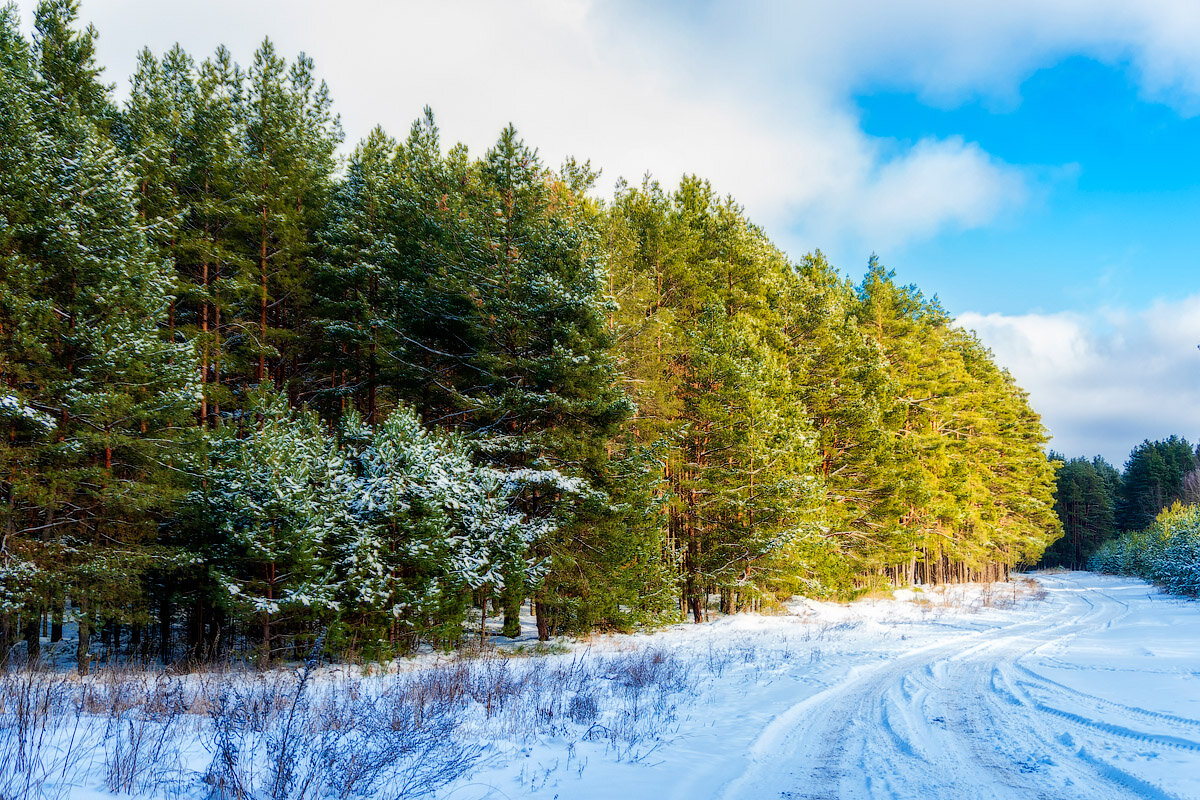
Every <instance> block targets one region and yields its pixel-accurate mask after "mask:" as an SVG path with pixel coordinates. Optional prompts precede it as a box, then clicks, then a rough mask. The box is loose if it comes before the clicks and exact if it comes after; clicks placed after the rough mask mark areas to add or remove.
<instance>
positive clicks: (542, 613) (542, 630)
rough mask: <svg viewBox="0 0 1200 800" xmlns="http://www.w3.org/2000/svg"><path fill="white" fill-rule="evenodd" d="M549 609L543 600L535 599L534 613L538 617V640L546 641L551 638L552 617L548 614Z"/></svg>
mask: <svg viewBox="0 0 1200 800" xmlns="http://www.w3.org/2000/svg"><path fill="white" fill-rule="evenodd" d="M547 611H548V609H547V608H546V604H545V603H543V602H542V601H541V600H535V601H534V603H533V615H534V617H535V618H536V619H537V632H538V641H539V642H546V641H549V640H550V619H549V615H548V614H547Z"/></svg>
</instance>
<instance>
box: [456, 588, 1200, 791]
mask: <svg viewBox="0 0 1200 800" xmlns="http://www.w3.org/2000/svg"><path fill="white" fill-rule="evenodd" d="M1033 580H1034V581H1036V583H1031V582H1027V583H1026V584H1025V585H1024V586H1023V587H1022V588H1021V589H1020V590H1018V591H1017V592H1015V593H1014V587H1013V586H1011V585H1010V586H997V587H991V588H988V587H979V586H970V587H952V588H950V589H948V590H942V591H938V590H933V589H929V588H928V587H925V588H924V590H911V589H905V590H899V591H896V592H894V593H893V596H892V597H890V598H883V599H874V600H866V601H860V602H857V603H854V604H850V605H839V604H834V603H819V602H814V601H808V600H802V601H796V602H794V603H792V604H790V606H789V608H788V611H789V613H788V614H787V615H784V616H776V617H770V616H757V615H743V616H737V617H731V618H726V619H721V620H718V621H717V622H715V623H711V624H709V625H702V626H678V627H675V628H672V629H670V630H667V631H664V632H661V633H658V634H654V635H651V636H632V637H612V638H609V639H605V640H602V641H597V642H593V643H592V644H591V645H590V646H591V648H593V649H597V648H612V647H628V646H647V645H650V644H651V643H652V644H653V645H655V646H667V647H670V648H671V649H672V650H674V651H675V652H678V653H681V654H684V655H685V657H686V658H688V659H689V660H691V661H692V662H694V663H696V664H698V665H699V667H700V672H702V673H703V672H707V673H708V674H707V675H706V676H704V678H703V679H702V681H701V686H700V688H699V691H698V693H697V696H696V697H695V698H694V699H692V700H690V701H689V702H688V711H687V714H686V716H685V717H684V718H683V719H681V721H680V723H679V725H678V727H677V729H676V730H675V731H674V732H673V734H671V735H669V736H667V737H666V738H665V740H664V741H663V742H662V745H661V746H660V747H659V748H657V749H656V750H655V751H654V752H653V753H652V754H650V756H649V757H647V758H645V759H642V760H640V761H636V762H632V763H631V762H622V763H616V762H614V761H613V760H612V759H608V760H605V759H604V758H603V757H602V756H601V755H597V754H594V753H593V754H590V755H586V756H584V757H586V758H587V759H588V761H587V767H586V768H585V769H583V770H582V771H581V772H578V773H577V772H576V771H574V770H571V769H567V768H566V767H565V766H564V765H565V764H566V763H567V762H568V759H567V757H566V754H565V753H564V752H563V748H562V747H561V745H560V744H559V743H555V742H544V743H541V744H540V745H538V746H535V747H531V748H528V749H527V750H526V751H525V752H523V753H520V754H519V755H517V756H515V757H512V758H509V759H508V760H501V761H499V762H497V763H494V764H493V765H492V766H491V767H490V768H488V769H485V770H481V771H478V772H476V773H474V774H472V775H471V776H469V777H467V778H464V779H463V780H462V781H460V783H459V784H458V785H456V786H453V787H450V788H449V789H447V790H445V791H443V792H442V793H441V794H439V797H444V798H455V800H468V798H469V799H470V800H484V798H489V799H490V798H506V797H527V798H533V799H540V798H545V800H551V798H574V799H575V800H591V798H596V799H597V800H599V798H614V797H620V798H654V800H675V799H676V798H678V800H685V798H686V800H697V799H698V798H712V800H740V799H742V798H745V799H746V800H767V798H789V799H790V800H799V799H800V798H844V799H845V800H850V799H851V798H880V799H881V800H883V799H887V800H900V799H901V798H914V799H915V798H922V799H923V800H929V799H930V798H961V797H979V798H1014V799H1015V798H1030V797H1051V798H1065V797H1071V798H1098V799H1099V798H1106V799H1107V798H1123V797H1156V798H1181V799H1182V798H1198V797H1200V605H1198V604H1197V603H1195V602H1192V601H1187V600H1183V599H1180V598H1176V597H1171V596H1168V595H1163V594H1160V593H1158V592H1157V591H1155V590H1154V589H1153V588H1152V587H1149V586H1148V585H1147V584H1145V583H1143V582H1141V581H1136V580H1130V579H1126V578H1113V577H1110V576H1100V575H1095V574H1091V573H1058V574H1053V573H1041V574H1037V575H1035V576H1033ZM1043 595H1044V596H1043ZM714 649H715V650H716V651H717V652H720V653H723V654H724V655H722V656H721V657H722V658H724V657H726V656H729V655H732V658H731V659H730V663H729V664H728V665H727V667H726V668H725V669H724V670H723V671H721V672H720V674H716V673H715V672H714V670H711V669H708V670H706V669H705V668H704V667H705V664H706V661H710V660H711V657H712V653H713V652H714ZM578 758H580V756H578V755H577V756H576V759H578ZM531 776H540V782H537V781H533V780H531Z"/></svg>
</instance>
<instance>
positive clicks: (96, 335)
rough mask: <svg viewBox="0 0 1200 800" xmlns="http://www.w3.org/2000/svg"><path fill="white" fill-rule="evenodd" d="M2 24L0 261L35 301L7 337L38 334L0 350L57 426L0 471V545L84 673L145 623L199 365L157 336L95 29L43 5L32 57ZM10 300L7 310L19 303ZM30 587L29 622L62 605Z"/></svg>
mask: <svg viewBox="0 0 1200 800" xmlns="http://www.w3.org/2000/svg"><path fill="white" fill-rule="evenodd" d="M3 24H4V27H5V28H6V32H5V33H4V34H3V39H4V42H5V48H6V55H5V57H4V64H3V66H2V68H3V69H4V72H5V74H4V80H3V83H4V85H5V87H6V91H5V97H6V102H10V103H11V104H12V108H13V111H14V113H13V114H12V115H8V114H6V115H4V119H3V120H0V129H3V130H4V131H5V133H4V134H3V136H0V139H2V140H3V141H4V143H5V145H6V149H7V148H8V147H11V146H14V145H13V141H14V137H21V138H23V139H24V144H23V145H21V147H23V151H16V154H15V157H17V158H22V159H26V160H27V162H28V166H27V167H26V168H23V170H20V171H17V172H15V173H14V174H13V175H12V176H11V179H13V180H15V181H18V182H23V185H22V186H20V187H19V191H18V192H17V193H16V194H14V195H13V197H12V200H13V201H14V202H11V203H10V204H9V207H8V208H6V209H5V212H6V217H7V223H8V224H10V225H11V224H12V223H14V222H15V223H16V228H15V230H14V233H15V236H14V238H13V240H12V241H11V245H13V246H12V247H10V248H9V250H8V253H7V256H6V258H7V259H8V260H9V261H10V262H11V263H12V264H13V265H14V266H15V267H16V269H15V271H14V275H18V276H21V281H22V282H23V284H24V288H23V289H22V290H21V292H28V293H29V294H28V295H27V296H28V297H32V298H34V304H33V305H32V306H29V307H28V308H27V310H28V311H30V312H32V316H31V319H29V320H22V321H20V322H19V323H18V326H19V325H25V326H30V325H31V323H34V324H38V327H37V328H32V327H27V329H26V333H25V334H24V339H25V346H23V347H21V348H15V349H13V350H10V351H6V354H5V356H6V360H5V364H4V378H3V379H4V382H5V384H6V385H8V386H11V387H13V388H15V389H16V390H17V392H15V393H14V394H13V395H12V397H13V399H14V402H15V403H17V404H18V405H19V406H20V407H22V408H24V407H27V408H29V409H32V410H33V411H36V412H37V413H38V414H39V416H38V419H39V420H43V421H45V420H46V419H53V430H49V431H47V435H41V436H33V437H29V438H28V439H26V440H22V439H21V438H19V437H18V438H17V439H16V440H15V442H14V443H13V444H12V445H10V448H9V450H10V452H9V459H8V460H9V461H10V464H13V463H21V464H22V465H23V469H20V470H17V469H11V471H9V473H8V475H9V477H8V481H7V486H6V489H7V492H6V495H7V502H8V505H9V524H10V526H11V527H10V530H11V535H10V537H9V538H8V539H7V540H6V541H7V545H6V547H7V548H8V549H9V550H10V552H14V551H15V552H16V554H17V558H18V560H20V561H22V562H24V563H25V564H29V565H33V567H34V574H35V575H37V576H39V577H40V579H41V581H42V582H43V585H47V584H49V583H50V582H53V584H54V586H56V587H57V588H58V589H59V590H60V591H61V592H62V593H63V594H65V595H66V596H67V597H68V598H69V599H70V601H71V602H72V604H73V605H74V606H75V608H76V615H77V617H78V619H79V632H80V640H79V668H80V670H81V671H86V670H87V666H88V658H87V651H88V646H89V634H90V631H91V625H92V622H93V620H100V621H103V622H107V621H114V620H122V621H129V620H130V619H132V618H134V617H136V616H137V615H138V614H139V613H140V612H141V609H140V608H139V605H140V601H141V599H142V593H141V592H140V585H139V581H138V579H137V576H138V575H139V574H140V573H141V571H142V570H143V568H144V567H145V565H146V563H147V561H148V557H149V552H150V551H149V550H148V549H147V545H148V544H149V543H151V542H152V541H153V539H154V536H155V534H156V531H157V528H158V524H159V521H160V519H161V516H160V515H161V514H162V513H163V512H164V511H165V510H166V506H167V504H168V502H169V499H170V497H171V496H172V494H173V492H174V491H175V489H174V487H175V486H176V485H177V483H178V476H179V472H180V467H181V466H182V465H181V464H180V463H179V460H178V459H179V453H178V452H177V451H176V450H175V448H174V446H173V440H174V439H175V438H176V432H177V430H178V426H179V423H180V421H181V419H182V418H183V416H184V415H186V414H187V413H188V411H189V410H190V409H191V408H192V407H193V406H194V404H195V401H196V386H195V365H194V362H193V360H192V358H191V352H190V348H188V347H186V346H181V345H177V344H175V343H173V342H171V341H168V340H165V339H164V338H163V337H162V336H161V335H160V332H159V324H160V323H162V322H164V321H165V319H166V317H167V310H168V305H169V300H170V295H169V288H170V274H169V272H168V270H167V269H166V267H165V265H164V264H162V263H161V262H160V261H158V260H156V259H155V258H154V257H153V252H152V250H151V248H150V247H149V245H148V243H147V238H146V231H145V227H144V226H143V224H142V223H141V221H140V220H139V218H138V215H137V210H136V206H135V203H134V198H133V187H132V180H131V178H130V174H129V172H128V170H127V164H126V162H125V160H124V159H123V158H122V157H121V156H120V155H119V154H118V153H117V152H116V150H115V149H114V147H113V146H112V144H111V142H110V141H109V140H108V138H107V134H106V131H107V129H108V127H109V125H110V123H111V119H112V117H111V113H110V112H111V109H112V106H111V103H110V102H109V101H108V99H107V89H106V88H105V87H104V86H102V85H101V84H99V83H98V81H97V76H98V74H99V69H98V67H96V65H95V63H94V60H93V52H94V41H93V40H94V37H95V32H94V31H93V30H92V29H90V28H89V29H87V30H86V31H83V32H79V31H78V30H77V29H76V4H75V3H74V2H71V1H70V0H57V1H56V2H43V3H42V4H40V5H39V7H38V9H37V15H36V24H35V29H36V37H35V44H34V46H33V47H32V48H25V47H23V46H22V45H20V44H18V41H19V35H18V34H17V33H16V32H15V20H14V19H13V15H12V14H11V13H8V14H6V16H5V18H4V23H3ZM26 54H27V55H26ZM22 61H25V62H26V66H22V65H21V62H22ZM10 152H12V151H10ZM10 157H12V156H10ZM28 179H33V180H34V181H35V183H33V184H32V185H30V184H29V183H28V182H27V180H28ZM21 292H17V293H15V296H14V297H13V298H12V299H11V300H9V301H8V302H7V303H6V305H10V304H13V305H15V306H16V307H19V306H20V304H21V303H23V302H25V301H23V300H21ZM14 446H20V447H22V448H23V451H21V452H19V453H14V452H12V451H13V448H14ZM32 588H33V591H32V592H30V593H28V594H27V596H26V606H25V611H26V613H27V615H28V616H30V617H32V616H33V615H36V614H39V613H40V612H41V611H42V610H43V609H45V608H46V607H47V605H48V604H51V603H57V602H59V601H60V599H61V595H58V596H47V594H46V593H45V592H44V591H42V592H39V591H38V590H37V582H36V581H35V582H34V584H33V587H32Z"/></svg>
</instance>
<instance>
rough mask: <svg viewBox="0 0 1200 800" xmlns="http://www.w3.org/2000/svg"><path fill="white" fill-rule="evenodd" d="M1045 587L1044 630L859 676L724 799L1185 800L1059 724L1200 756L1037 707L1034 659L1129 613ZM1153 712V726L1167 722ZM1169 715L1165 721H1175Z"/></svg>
mask: <svg viewBox="0 0 1200 800" xmlns="http://www.w3.org/2000/svg"><path fill="white" fill-rule="evenodd" d="M1041 581H1042V582H1043V584H1044V585H1045V586H1046V587H1047V588H1048V589H1049V590H1050V593H1051V598H1050V601H1049V604H1050V606H1051V610H1050V611H1049V612H1048V613H1047V614H1046V615H1045V616H1044V617H1043V618H1042V619H1040V620H1038V621H1035V622H1019V623H1015V624H1012V625H1009V626H1005V627H1001V628H998V629H994V630H991V631H983V632H978V633H972V634H967V635H964V636H959V637H955V638H954V639H952V640H950V641H942V642H937V643H934V644H931V645H927V646H925V647H922V648H919V649H917V650H914V651H911V652H909V653H906V654H904V655H902V656H900V657H899V658H896V659H894V660H893V661H891V662H888V663H886V664H883V665H880V666H878V667H875V668H872V669H869V670H865V671H859V672H856V673H853V674H851V675H850V676H849V677H847V678H846V679H845V680H843V681H842V682H841V683H838V684H835V685H833V686H831V687H829V688H827V689H825V690H824V691H822V692H820V693H818V694H816V695H814V696H812V697H809V698H807V699H806V700H804V701H802V702H800V703H797V704H796V705H794V706H792V707H791V708H790V709H788V710H787V711H785V712H784V713H782V714H780V715H779V716H777V717H776V718H775V719H774V720H772V721H771V723H770V724H768V725H767V726H766V728H765V729H764V730H763V732H762V734H761V735H760V736H759V738H758V740H757V741H756V742H755V743H754V745H753V746H752V747H751V748H750V751H749V753H748V762H749V763H748V765H747V767H746V769H745V770H744V771H743V772H742V773H741V774H740V775H738V776H737V777H736V778H734V779H733V780H732V781H730V782H729V783H727V784H726V785H725V786H723V787H721V788H720V789H719V790H718V791H717V792H716V793H715V794H714V795H712V796H713V797H715V798H722V800H743V798H745V799H751V798H752V799H753V800H768V799H769V798H788V799H789V800H801V799H804V800H850V799H851V798H880V799H881V800H903V799H904V798H922V799H923V800H929V799H930V798H957V797H964V796H970V797H972V798H973V799H974V800H1009V798H1021V800H1025V799H1026V798H1062V797H1072V798H1078V799H1079V800H1089V799H1090V798H1095V799H1096V800H1115V799H1116V798H1124V797H1142V798H1154V799H1155V800H1166V799H1167V798H1172V797H1173V795H1171V794H1170V793H1169V792H1166V791H1165V790H1163V789H1161V788H1160V787H1157V786H1154V785H1153V784H1151V783H1149V782H1146V781H1143V780H1141V779H1139V778H1137V777H1135V776H1133V775H1131V774H1130V773H1128V772H1126V771H1125V770H1122V769H1120V768H1118V767H1116V766H1115V765H1113V764H1112V763H1110V762H1108V761H1105V760H1103V759H1101V758H1099V757H1098V756H1096V755H1094V753H1093V750H1092V749H1085V748H1084V747H1077V746H1076V745H1075V742H1074V740H1072V739H1071V738H1070V737H1069V736H1063V735H1060V732H1061V725H1057V729H1056V727H1054V726H1052V725H1051V724H1050V723H1051V719H1053V720H1054V721H1055V722H1057V720H1060V719H1061V720H1066V721H1068V722H1072V723H1075V724H1076V725H1077V726H1079V727H1082V728H1084V729H1085V732H1086V734H1087V735H1099V736H1101V737H1103V738H1105V739H1106V740H1107V741H1109V742H1111V741H1113V740H1119V741H1124V740H1128V741H1131V742H1135V743H1138V744H1148V745H1151V746H1169V747H1174V748H1178V749H1184V750H1189V751H1190V750H1193V749H1194V748H1195V747H1200V744H1198V743H1196V742H1192V741H1191V740H1188V739H1185V738H1183V737H1177V736H1170V735H1164V734H1155V733H1141V732H1138V731H1135V730H1133V729H1132V728H1126V727H1124V726H1121V725H1116V724H1111V723H1104V722H1101V721H1099V720H1091V719H1089V718H1087V717H1084V716H1082V715H1077V714H1071V713H1070V712H1061V710H1060V709H1053V708H1052V707H1050V706H1048V705H1046V703H1044V702H1042V701H1039V700H1038V699H1036V698H1034V697H1032V696H1031V695H1030V694H1029V692H1028V689H1027V688H1026V687H1024V686H1022V685H1021V681H1020V680H1019V679H1017V677H1016V674H1017V673H1018V672H1020V671H1022V670H1023V671H1025V672H1030V670H1028V668H1026V667H1023V666H1022V665H1020V664H1019V663H1018V662H1019V661H1020V660H1021V659H1023V658H1025V657H1028V656H1030V655H1031V654H1036V652H1037V651H1039V650H1041V649H1043V648H1045V647H1047V646H1049V645H1055V644H1057V645H1061V644H1062V643H1064V642H1066V641H1069V640H1070V639H1072V638H1074V637H1076V636H1078V635H1079V634H1081V633H1085V632H1094V631H1096V630H1104V629H1107V628H1110V627H1112V625H1113V624H1114V623H1116V622H1119V621H1120V620H1121V619H1122V618H1124V617H1125V616H1126V615H1127V614H1128V613H1129V606H1128V604H1127V603H1124V602H1123V601H1121V600H1119V599H1117V598H1113V597H1111V596H1108V595H1106V594H1104V593H1102V592H1099V591H1096V590H1092V589H1088V588H1087V587H1085V586H1082V585H1081V584H1078V583H1077V582H1075V581H1073V580H1071V579H1068V578H1065V577H1063V578H1056V577H1043V578H1042V579H1041ZM1097 699H1098V698H1097ZM1101 702H1106V701H1101ZM1111 706H1112V708H1114V709H1117V710H1119V709H1121V708H1126V707H1122V706H1120V704H1111ZM1054 711H1058V712H1060V713H1059V714H1055V713H1052V712H1054ZM1062 714H1067V715H1068V716H1062ZM1145 714H1146V715H1147V716H1143V717H1142V718H1143V719H1146V718H1154V715H1153V712H1145ZM1133 716H1139V715H1137V714H1136V713H1135V714H1133ZM1168 717H1169V715H1166V716H1160V717H1158V719H1160V720H1161V721H1163V722H1170V720H1169V719H1168ZM1179 719H1181V720H1182V719H1183V718H1179ZM1187 722H1188V723H1191V724H1197V723H1196V722H1195V721H1194V720H1187Z"/></svg>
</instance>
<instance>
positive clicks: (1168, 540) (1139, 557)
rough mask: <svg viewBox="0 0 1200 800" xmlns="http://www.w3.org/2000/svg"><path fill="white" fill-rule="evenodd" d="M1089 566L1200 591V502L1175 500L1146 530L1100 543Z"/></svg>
mask: <svg viewBox="0 0 1200 800" xmlns="http://www.w3.org/2000/svg"><path fill="white" fill-rule="evenodd" d="M1088 567H1089V568H1090V569H1092V570H1094V571H1096V572H1104V573H1108V574H1111V575H1134V576H1136V577H1139V578H1144V579H1145V580H1148V581H1153V582H1154V583H1157V584H1159V585H1161V586H1162V587H1163V588H1164V589H1165V590H1167V591H1168V592H1172V593H1174V594H1184V595H1192V596H1195V595H1200V506H1194V505H1190V506H1185V505H1181V504H1180V503H1175V504H1174V505H1173V506H1171V507H1170V508H1168V509H1165V510H1163V511H1162V512H1161V513H1160V514H1159V515H1158V517H1157V518H1156V519H1155V520H1154V522H1153V523H1152V524H1151V525H1150V527H1148V528H1146V529H1145V530H1141V531H1131V532H1130V533H1126V534H1124V535H1123V536H1121V537H1119V538H1117V539H1114V540H1112V541H1109V542H1106V543H1105V544H1103V545H1101V546H1100V548H1098V549H1097V550H1096V552H1095V553H1093V554H1092V557H1091V560H1090V561H1089V562H1088Z"/></svg>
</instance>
